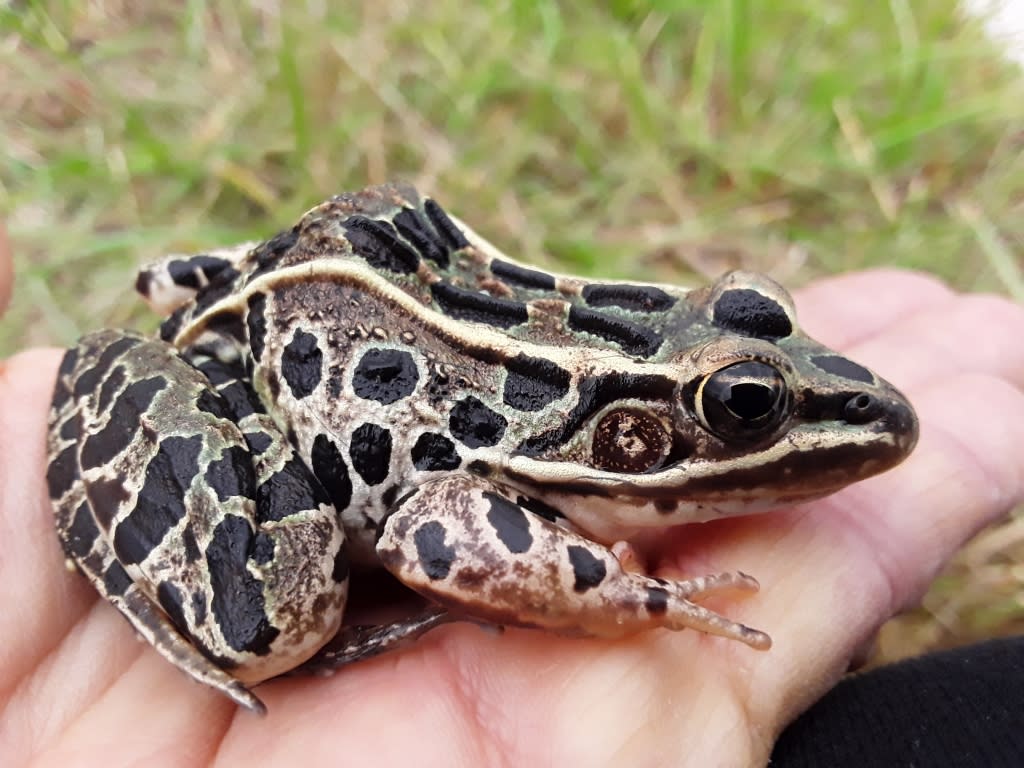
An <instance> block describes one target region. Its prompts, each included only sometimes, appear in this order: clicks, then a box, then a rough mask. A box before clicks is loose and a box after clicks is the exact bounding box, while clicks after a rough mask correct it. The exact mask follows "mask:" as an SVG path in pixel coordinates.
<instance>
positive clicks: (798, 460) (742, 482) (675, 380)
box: [509, 272, 918, 525]
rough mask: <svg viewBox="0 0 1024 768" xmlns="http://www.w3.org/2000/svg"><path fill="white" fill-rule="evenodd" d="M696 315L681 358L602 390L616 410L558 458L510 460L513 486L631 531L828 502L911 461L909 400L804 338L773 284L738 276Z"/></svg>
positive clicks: (703, 298) (703, 294)
mask: <svg viewBox="0 0 1024 768" xmlns="http://www.w3.org/2000/svg"><path fill="white" fill-rule="evenodd" d="M687 304H688V310H687V313H686V316H685V318H681V319H680V321H679V326H678V328H677V329H676V330H677V332H678V335H679V336H680V337H682V336H685V338H686V339H687V341H686V343H685V344H677V345H675V348H674V350H672V351H670V356H668V357H666V359H665V360H664V362H663V363H658V364H654V365H650V364H647V365H645V366H642V367H640V368H635V369H634V370H643V371H645V373H643V374H623V376H624V378H623V379H622V380H623V381H626V382H627V383H626V384H623V385H621V386H619V387H615V386H611V387H609V386H606V387H605V389H610V390H617V391H614V393H613V395H614V396H612V397H604V398H598V399H596V400H595V402H596V403H597V404H598V405H599V407H597V408H595V409H593V411H592V412H591V413H589V414H588V418H587V420H586V422H585V423H584V424H581V425H580V429H579V430H578V432H577V436H576V438H574V439H573V440H571V441H567V442H566V443H565V444H564V445H562V446H559V448H558V450H559V451H560V452H561V455H554V454H552V453H549V454H548V455H547V456H539V455H537V456H535V457H533V458H532V459H528V458H527V457H526V456H523V457H513V458H512V460H511V462H510V464H509V468H510V469H511V470H512V471H513V475H516V474H518V475H520V476H523V479H525V478H529V480H530V481H531V484H532V485H538V484H539V485H541V486H544V487H545V489H546V490H547V492H548V494H549V495H551V496H560V495H570V494H571V495H590V496H596V497H605V498H614V499H615V503H616V504H618V505H620V506H623V505H624V506H625V507H630V506H632V507H633V511H632V514H629V513H628V512H625V511H624V520H623V522H624V523H625V521H626V520H627V519H628V520H629V521H630V522H633V523H634V524H635V523H636V520H637V518H636V509H635V507H636V506H638V505H639V506H651V507H653V508H655V509H657V510H659V511H661V512H662V513H664V515H666V516H668V518H669V520H668V521H666V520H665V518H664V517H663V518H661V520H660V521H659V522H653V521H652V522H650V523H646V524H652V525H653V524H661V525H664V524H665V523H666V522H671V521H672V520H673V519H674V518H678V520H679V521H680V522H685V521H689V520H697V519H709V518H713V517H718V516H721V515H725V514H737V513H743V512H747V511H753V510H756V509H765V508H771V507H777V506H779V505H782V504H785V503H791V502H796V501H800V500H804V499H809V498H815V497H819V496H823V495H826V494H829V493H831V492H833V491H835V490H838V489H839V488H842V487H843V486H846V485H848V484H850V483H852V482H856V481H858V480H862V479H864V478H866V477H870V476H871V475H874V474H877V473H879V472H883V471H885V470H887V469H889V468H891V467H893V466H895V465H896V464H898V463H899V462H900V461H902V460H903V459H904V458H905V457H906V456H907V455H908V454H909V453H910V451H911V450H912V449H913V447H914V445H915V443H916V442H917V429H918V427H917V417H916V416H915V414H914V410H913V408H912V407H911V405H910V403H909V402H908V401H907V399H906V398H905V397H904V396H903V395H902V394H901V393H900V392H899V391H898V390H897V389H896V388H895V387H893V386H892V385H891V384H889V383H888V382H886V381H885V380H883V379H882V378H880V377H879V376H877V375H875V374H874V373H872V372H871V371H870V370H868V369H867V368H865V367H863V366H861V365H859V364H858V363H855V362H853V361H851V360H848V359H847V358H845V357H843V356H841V355H839V354H838V353H836V352H834V351H832V350H830V349H828V348H827V347H825V346H823V345H821V344H819V343H818V342H816V341H814V340H813V339H811V338H809V337H807V336H806V335H805V334H803V333H802V332H801V331H800V330H799V327H798V326H797V324H796V320H795V311H794V308H793V303H792V300H791V298H790V297H789V295H788V294H787V293H786V291H785V290H784V289H783V288H781V287H780V286H779V285H778V284H776V283H775V282H774V281H772V280H770V279H769V278H766V277H764V276H762V275H756V274H751V273H743V272H733V273H730V274H728V275H726V276H725V277H723V278H721V279H720V280H719V281H718V282H716V283H715V284H714V285H712V286H710V287H709V288H705V289H701V290H699V291H693V292H691V293H690V294H689V295H688V296H687ZM655 369H656V370H657V373H656V374H655V373H653V371H654V370H655ZM646 371H651V373H646ZM606 380H608V379H606ZM630 382H632V385H630ZM581 465H582V466H581ZM513 479H515V477H513ZM602 506H609V505H602Z"/></svg>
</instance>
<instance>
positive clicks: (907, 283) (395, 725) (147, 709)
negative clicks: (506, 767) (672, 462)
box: [0, 246, 1024, 766]
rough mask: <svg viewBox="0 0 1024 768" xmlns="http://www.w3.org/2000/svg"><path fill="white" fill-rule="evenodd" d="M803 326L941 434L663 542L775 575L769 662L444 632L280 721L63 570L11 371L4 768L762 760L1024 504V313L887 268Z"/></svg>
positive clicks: (4, 417) (650, 639)
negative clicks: (875, 465)
mask: <svg viewBox="0 0 1024 768" xmlns="http://www.w3.org/2000/svg"><path fill="white" fill-rule="evenodd" d="M2 250H3V249H2V246H0V251H2ZM2 256H3V254H0V260H2ZM6 274H8V273H7V272H6V271H5V269H3V268H0V296H3V295H4V293H5V289H4V287H3V285H2V284H3V283H4V282H5V280H4V279H3V276H4V275H6ZM798 306H799V309H800V313H801V314H800V317H801V321H802V324H803V326H804V327H805V328H806V329H807V331H808V332H809V333H810V334H811V335H812V336H814V337H816V338H818V339H819V340H821V341H822V342H824V343H826V344H828V345H830V346H832V347H834V348H837V349H841V350H843V351H844V353H847V354H849V355H850V356H851V357H852V358H853V359H855V360H858V361H861V362H864V363H866V364H868V365H870V366H871V367H872V368H874V369H875V370H877V371H878V372H879V373H880V374H881V375H883V376H885V377H886V378H887V379H889V380H890V381H892V382H893V383H894V384H895V385H897V386H898V387H900V388H901V389H902V390H903V391H904V393H905V394H907V395H908V397H909V398H910V399H911V401H912V402H913V403H914V405H915V407H916V408H917V410H918V414H919V416H920V418H921V422H922V428H921V439H920V443H919V445H918V447H917V449H916V451H915V453H914V454H913V455H912V456H911V457H910V459H909V460H908V461H907V462H906V463H905V464H903V465H901V466H900V467H899V468H897V469H896V470H894V471H892V472H890V473H887V474H885V475H882V476H880V477H877V478H873V479H872V480H869V481H866V482H864V483H861V484H858V485H856V486H854V487H851V488H848V489H846V490H844V491H842V492H841V493H839V494H836V495H835V496H833V497H830V498H828V499H825V500H822V501H817V502H814V503H810V504H803V505H800V506H798V507H795V508H791V509H787V510H784V511H779V512H773V513H768V514H766V515H760V516H752V517H747V518H736V519H731V520H722V521H717V522H714V523H707V524H704V525H698V526H688V527H685V528H680V529H677V530H675V531H673V532H671V533H670V534H669V535H668V536H666V537H665V538H664V539H663V541H662V542H661V544H660V545H659V550H658V552H657V553H655V554H656V555H657V560H656V561H655V562H657V564H658V567H659V568H661V569H664V570H663V572H664V573H672V574H673V575H679V574H685V575H700V574H703V573H711V572H721V571H726V570H734V569H741V570H744V571H746V572H749V573H752V574H754V575H756V576H757V578H758V579H759V580H760V582H761V584H762V592H761V593H760V594H758V595H755V596H753V597H750V598H748V599H745V600H743V601H742V602H740V601H737V602H734V603H730V604H729V605H728V606H726V607H725V612H726V613H727V614H728V615H729V616H730V617H731V618H737V619H741V620H743V621H744V622H745V623H747V624H750V625H752V626H756V627H758V628H760V629H763V630H765V631H767V632H769V633H770V634H771V635H772V638H773V640H774V646H773V648H772V649H771V651H769V652H767V653H758V652H756V651H753V650H751V649H749V648H747V647H745V646H742V645H740V644H738V643H732V642H730V641H727V640H722V639H720V638H712V637H707V636H705V635H702V634H699V633H696V632H679V633H673V632H668V631H662V630H659V631H652V632H648V633H645V634H642V635H638V636H635V637H633V638H630V639H628V640H615V641H607V640H596V639H573V638H563V637H557V636H553V635H551V634H547V633H543V632H537V631H529V630H514V629H511V630H508V631H506V632H505V633H504V634H503V635H500V636H498V635H495V634H493V633H485V632H481V631H480V630H479V629H478V628H476V627H473V626H469V625H449V626H446V627H442V628H440V629H438V630H435V631H433V632H431V633H430V634H428V635H426V636H425V637H424V638H422V639H421V640H420V641H419V642H418V643H417V644H416V645H415V646H413V647H412V648H410V649H408V650H403V651H399V652H395V653H392V654H388V655H385V656H382V657H379V658H376V659H372V660H369V661H366V662H362V663H360V664H358V665H355V666H353V667H351V668H346V669H344V670H342V671H341V672H339V673H338V674H337V675H335V676H334V677H332V678H329V679H321V678H288V679H281V680H275V681H272V682H270V683H267V684H264V685H262V686H260V688H259V689H258V694H259V696H260V697H261V698H262V699H263V700H264V701H265V702H266V704H267V706H268V708H269V715H268V716H267V717H266V718H259V717H257V716H255V715H252V714H251V713H248V712H245V711H242V710H239V709H238V708H237V707H236V706H235V705H234V704H233V703H231V702H230V701H228V700H227V699H225V698H223V697H222V696H220V695H219V694H217V693H215V692H213V691H211V690H207V689H204V688H202V687H200V686H198V685H195V684H193V683H191V682H190V681H189V680H188V679H187V678H186V677H185V676H184V675H183V674H182V673H180V672H179V671H178V670H176V669H174V668H173V667H172V666H171V665H169V664H168V663H167V662H166V661H164V660H163V659H162V658H160V657H159V656H158V655H157V654H156V653H155V652H153V650H152V649H150V648H149V647H148V646H146V645H145V644H143V643H140V642H137V641H136V640H135V638H134V636H133V632H132V630H131V628H130V627H129V625H128V624H127V623H126V622H125V621H124V620H123V619H122V618H121V617H120V616H119V615H118V613H117V611H115V610H114V609H113V608H112V607H111V606H109V605H108V604H107V603H106V602H105V601H103V600H101V599H99V598H98V596H97V595H96V594H95V593H94V592H93V590H92V589H91V587H89V586H88V584H87V583H86V581H85V580H84V579H83V578H81V577H80V576H78V575H76V574H73V573H69V572H67V571H66V570H65V569H64V567H63V562H62V560H63V555H62V553H61V550H60V547H59V546H58V544H57V538H56V535H55V533H54V530H53V522H52V513H51V510H50V504H49V501H48V499H47V497H46V492H45V484H44V472H45V461H46V460H45V456H44V434H45V426H46V413H47V409H48V405H49V398H50V390H51V387H52V383H53V379H54V373H55V369H56V365H57V362H58V360H59V353H58V352H57V351H56V350H29V351H26V352H23V353H21V354H19V355H17V356H15V357H14V358H12V359H10V360H8V361H6V362H5V363H3V364H2V368H0V424H3V426H4V429H3V430H2V432H0V585H2V587H0V616H3V617H4V626H5V628H6V631H5V632H4V633H3V634H4V653H2V654H0V703H2V706H3V710H2V713H0V764H4V765H15V764H20V763H23V762H28V761H30V760H34V761H35V762H39V763H51V762H52V763H58V762H63V763H79V764H93V763H98V762H100V761H101V760H102V761H103V762H104V763H106V764H109V763H115V764H116V763H128V762H138V761H142V760H147V761H151V762H157V763H159V764H193V763H212V762H223V763H228V764H236V763H243V762H246V763H254V762H267V763H273V762H294V761H300V760H301V761H304V762H309V761H315V762H321V761H322V762H327V761H328V760H330V761H331V762H338V761H342V762H353V763H371V762H372V764H374V765H380V766H386V765H392V764H395V765H399V764H402V765H409V764H416V765H435V764H436V765H452V764H460V763H466V764H478V765H479V764H492V763H507V764H512V765H517V764H529V763H535V764H548V763H563V762H570V761H571V762H574V763H576V764H581V765H600V764H608V763H612V762H615V763H622V762H623V761H624V762H625V763H626V764H629V765H657V764H666V763H671V764H675V765H687V764H693V765H708V764H719V765H729V766H731V765H756V764H759V763H764V762H765V761H766V760H767V757H768V754H769V751H770V749H771V745H772V743H773V741H774V740H775V737H776V736H777V735H778V733H779V731H780V730H781V729H782V728H783V727H784V726H785V724H786V723H788V722H789V721H790V720H792V719H793V718H794V717H795V716H796V715H797V714H798V713H799V712H800V711H802V710H803V709H804V708H806V707H807V706H809V705H810V704H811V703H812V702H813V701H815V700H816V699H817V698H818V697H820V696H821V695H822V694H823V693H824V692H825V691H826V690H827V689H828V688H829V687H830V686H831V685H832V684H833V683H834V682H835V680H837V679H838V677H839V676H840V675H841V674H842V673H843V672H844V671H845V670H846V669H847V667H848V666H849V664H850V661H851V659H853V658H854V657H855V655H856V654H857V653H858V651H859V649H860V648H862V647H863V645H864V643H865V642H867V641H868V639H869V638H870V637H871V636H872V635H873V634H874V632H875V630H876V629H877V628H878V626H879V625H880V624H881V623H882V622H883V621H884V620H885V619H886V618H888V617H889V616H891V615H892V614H893V613H895V612H897V611H899V610H900V609H901V608H904V607H906V606H908V605H910V604H912V603H913V602H914V601H915V600H916V599H917V598H918V597H919V596H920V594H921V592H922V591H923V590H924V589H925V587H926V586H927V584H928V582H929V581H930V580H931V578H932V577H933V576H934V575H935V574H936V573H937V571H938V570H939V569H940V568H941V567H942V565H943V564H944V563H945V562H946V561H947V560H948V559H949V557H950V556H951V555H952V553H953V552H954V550H955V549H956V548H957V547H958V546H959V545H960V544H961V543H962V542H963V541H964V540H965V539H966V538H967V537H968V536H970V535H971V534H972V533H973V532H974V531H976V530H977V529H978V528H980V527H981V526H983V525H984V524H986V523H988V522H990V521H992V520H994V519H995V518H997V517H998V516H999V515H1000V514H1002V513H1003V512H1005V511H1006V510H1007V509H1009V508H1010V507H1011V506H1012V505H1013V504H1015V503H1016V502H1018V501H1019V500H1020V499H1021V498H1022V497H1024V462H1022V459H1021V458H1020V457H1021V452H1020V449H1019V446H1021V445H1022V444H1024V394H1022V389H1024V345H1021V344H1020V339H1021V338H1022V337H1024V310H1022V309H1021V308H1020V307H1016V306H1014V305H1012V304H1010V303H1009V302H1006V301H1002V300H998V299H992V298H985V297H978V296H963V295H958V294H955V293H953V292H951V291H950V290H949V289H947V288H945V287H943V286H942V285H941V284H939V283H937V282H936V281H934V280H932V279H930V278H927V277H924V276H921V275H914V274H910V273H904V272H894V271H873V272H866V273H859V274H853V275H847V276H843V277H838V278H834V279H830V280H825V281H821V282H819V283H817V284H815V285H813V286H811V287H810V288H809V289H807V290H805V291H804V292H803V293H802V294H800V295H799V297H798ZM709 605H710V606H711V607H717V608H718V609H720V610H721V609H723V604H722V603H721V601H719V602H717V603H715V602H711V601H709Z"/></svg>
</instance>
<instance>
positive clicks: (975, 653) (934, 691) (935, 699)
mask: <svg viewBox="0 0 1024 768" xmlns="http://www.w3.org/2000/svg"><path fill="white" fill-rule="evenodd" d="M770 765H771V766H772V768H797V767H799V766H809V767H810V766H813V767H814V768H820V767H822V766H827V767H828V768H843V767H844V766H908V767H910V766H914V767H915V768H928V767H929V766H955V767H956V768H961V766H967V767H968V768H969V767H970V766H983V767H984V768H1000V767H1001V766H1013V767H1014V768H1020V767H1024V637H1017V638H1009V639H1004V640H993V641H990V642H986V643H982V644H979V645H973V646H969V647H967V648H958V649H956V650H952V651H943V652H941V653H932V654H929V655H927V656H922V657H920V658H915V659H908V660H906V661H902V662H899V663H896V664H891V665H889V666H886V667H879V668H877V669H873V670H870V671H868V672H863V673H858V674H854V675H850V676H849V677H847V678H846V679H844V680H842V681H841V682H840V683H839V685H837V686H836V687H835V688H834V689H833V690H832V691H830V692H829V693H828V694H827V695H826V696H825V697H824V698H823V699H821V701H819V702H817V703H816V704H815V705H814V706H812V707H811V708H810V709H809V710H808V711H807V712H805V713H804V714H803V715H801V716H800V717H799V718H798V719H797V720H796V722H794V723H793V724H792V725H790V726H789V728H787V729H786V730H785V731H784V732H783V734H782V736H781V737H780V738H779V741H778V742H777V743H776V745H775V749H774V751H773V752H772V759H771V763H770Z"/></svg>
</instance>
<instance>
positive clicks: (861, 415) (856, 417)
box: [843, 392, 881, 424]
mask: <svg viewBox="0 0 1024 768" xmlns="http://www.w3.org/2000/svg"><path fill="white" fill-rule="evenodd" d="M880 411H881V403H880V402H879V400H878V398H876V397H873V396H872V395H869V394H868V393H867V392H861V393H860V394H859V395H854V396H853V397H851V398H850V399H849V400H847V401H846V405H845V406H844V407H843V418H844V419H846V421H848V422H849V423H850V424H866V423H867V422H869V421H873V420H874V419H875V418H877V416H878V414H879V413H880Z"/></svg>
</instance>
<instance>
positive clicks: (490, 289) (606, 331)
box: [138, 184, 714, 362]
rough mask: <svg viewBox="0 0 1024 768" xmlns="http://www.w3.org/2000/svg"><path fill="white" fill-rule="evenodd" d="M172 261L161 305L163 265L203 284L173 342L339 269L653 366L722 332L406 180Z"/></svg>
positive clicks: (445, 307)
mask: <svg viewBox="0 0 1024 768" xmlns="http://www.w3.org/2000/svg"><path fill="white" fill-rule="evenodd" d="M172 265H173V269H172V270H170V273H171V274H170V275H168V274H166V273H167V272H168V269H167V265H166V264H164V265H161V266H160V267H159V268H158V270H157V269H150V270H146V271H144V272H143V273H142V275H141V276H140V279H139V281H138V285H139V289H140V292H142V293H143V295H144V296H146V297H147V299H149V300H150V301H151V303H157V302H155V301H154V298H155V297H154V296H153V295H152V294H153V291H152V286H154V285H155V284H156V283H157V282H158V281H157V280H156V279H155V277H154V274H155V273H156V272H157V271H160V272H162V273H165V274H163V275H162V276H163V282H164V283H165V284H166V283H171V284H173V285H175V286H176V287H177V288H183V289H184V290H185V291H186V292H188V291H190V290H191V292H192V295H194V299H193V298H192V295H187V294H186V293H181V294H179V296H180V299H179V301H178V302H177V303H176V307H177V308H176V309H175V311H174V312H173V313H172V314H171V315H170V316H169V317H168V319H167V321H166V322H165V323H164V325H163V326H162V329H161V335H162V337H163V338H164V339H165V340H172V341H176V343H178V345H179V346H181V345H183V344H187V343H189V342H190V341H191V340H193V339H195V338H196V337H197V336H198V335H199V333H200V332H201V331H202V330H205V329H206V328H207V327H208V326H211V325H212V326H215V327H220V328H223V327H226V326H229V325H231V324H232V323H231V321H230V319H229V318H227V317H226V315H230V314H232V313H240V314H244V313H245V309H244V307H243V304H242V303H241V302H238V301H232V299H237V298H238V297H240V296H244V295H246V294H247V293H252V292H253V291H257V290H263V291H265V290H266V288H265V286H267V285H270V284H274V283H275V282H276V281H278V280H280V281H282V282H296V281H309V282H312V281H314V280H317V279H321V278H323V279H330V276H332V275H333V276H334V278H335V281H336V282H337V281H342V280H344V278H343V277H342V276H343V275H350V274H351V275H357V274H363V275H364V276H369V275H375V276H376V277H377V278H378V279H379V281H380V282H379V283H378V284H379V285H380V286H381V287H382V288H386V289H388V290H400V291H402V292H404V293H405V294H406V295H407V296H408V297H409V298H411V299H412V300H413V302H414V303H415V304H416V305H417V306H418V307H419V308H420V311H421V312H432V313H436V314H437V315H438V316H439V317H441V318H447V319H450V320H454V321H456V322H458V323H467V322H469V323H474V324H478V325H479V326H480V328H481V329H482V330H483V331H485V332H490V333H491V334H500V335H504V336H507V337H508V338H510V339H513V340H515V341H516V342H526V343H529V344H535V345H537V346H539V347H551V348H561V349H565V348H568V347H573V348H577V349H586V348H590V349H594V350H597V351H599V352H600V353H602V354H607V353H609V352H612V353H621V354H623V355H624V356H626V357H628V358H635V359H641V360H650V361H652V362H653V361H658V360H664V359H667V358H669V357H671V356H672V355H673V354H674V353H675V352H676V351H677V350H679V349H680V348H689V347H692V346H693V345H694V344H695V343H699V342H700V341H701V339H702V338H706V337H709V336H711V335H712V334H713V333H714V331H713V329H711V328H710V327H709V325H708V324H707V323H705V322H702V321H703V320H704V318H703V317H702V316H700V315H699V313H697V312H696V311H695V305H694V303H693V302H689V301H688V300H687V296H688V295H689V292H688V291H686V290H684V289H680V288H678V287H675V286H663V285H635V284H629V283H622V282H613V281H602V282H599V283H598V282H589V281H587V280H584V279H581V278H577V277H570V276H563V275H555V274H551V273H548V272H544V271H541V270H537V269H534V268H531V267H526V266H523V265H521V264H518V263H516V262H515V261H513V260H512V259H509V258H508V257H506V256H504V255H503V254H501V253H500V252H499V251H497V249H495V248H494V247H493V246H492V245H491V244H489V243H488V242H487V241H486V240H484V239H483V238H481V237H480V236H479V235H477V234H476V233H474V232H473V231H472V230H470V229H469V228H468V227H466V226H465V225H463V224H462V223H461V222H459V221H457V220H455V219H454V218H453V217H451V216H449V215H448V214H447V213H446V212H445V211H444V210H443V209H442V208H441V207H440V206H439V205H438V204H437V203H436V202H435V201H434V200H433V199H431V198H429V197H421V196H420V195H419V193H417V192H416V190H415V189H413V188H412V187H410V186H407V185H402V184H387V185H383V186H379V187H371V188H368V189H366V190H362V191H360V192H357V193H347V194H341V195H337V196H335V197H332V198H331V199H329V200H327V201H325V202H324V203H321V204H320V205H318V206H316V207H315V208H313V209H311V210H310V211H308V212H307V213H306V214H305V215H304V216H303V217H302V219H301V220H300V221H299V222H298V223H297V224H296V225H295V226H294V227H292V228H291V229H289V230H285V231H283V232H281V233H279V234H278V235H277V236H276V237H273V238H271V239H270V240H268V241H266V242H264V243H261V244H258V245H256V246H255V247H252V248H249V247H247V246H246V247H239V248H236V249H227V250H225V251H220V252H217V253H216V255H212V256H211V255H210V254H202V255H199V256H193V257H190V258H184V259H175V260H174V261H173V262H172ZM303 265H305V270H306V271H303ZM201 272H205V274H203V275H202V276H201V277H199V279H198V280H197V275H198V274H199V273H201ZM200 283H201V285H199V284H200ZM186 299H192V300H186ZM225 300H228V301H225ZM158 306H159V304H158ZM159 308H161V309H168V308H173V306H172V307H167V306H166V305H163V306H159ZM236 324H237V321H236Z"/></svg>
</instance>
